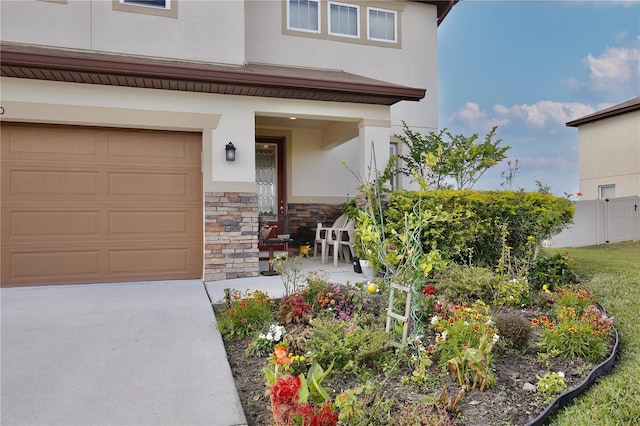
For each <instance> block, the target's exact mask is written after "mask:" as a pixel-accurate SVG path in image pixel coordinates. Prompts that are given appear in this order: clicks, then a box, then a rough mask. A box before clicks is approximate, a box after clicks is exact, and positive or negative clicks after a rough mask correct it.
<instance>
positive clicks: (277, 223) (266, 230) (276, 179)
mask: <svg viewBox="0 0 640 426" xmlns="http://www.w3.org/2000/svg"><path fill="white" fill-rule="evenodd" d="M284 158H285V155H284V138H277V137H257V138H256V184H257V189H258V212H259V218H260V240H265V239H268V238H277V236H278V235H282V234H288V233H289V229H288V221H287V220H286V213H287V204H286V198H285V197H286V186H285V173H284V171H285V165H284ZM258 248H259V249H260V250H261V251H262V250H267V248H266V247H264V246H260V247H258ZM274 248H275V249H276V250H284V245H282V246H280V247H274Z"/></svg>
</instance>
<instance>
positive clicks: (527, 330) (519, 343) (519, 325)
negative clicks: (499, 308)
mask: <svg viewBox="0 0 640 426" xmlns="http://www.w3.org/2000/svg"><path fill="white" fill-rule="evenodd" d="M495 322H496V328H497V329H498V334H499V335H500V337H502V338H503V339H504V340H503V342H504V344H505V345H506V346H507V347H509V348H512V349H515V350H517V351H520V352H524V351H526V350H527V347H528V346H529V341H530V340H531V323H530V322H529V321H527V320H526V319H525V318H524V317H523V316H522V315H519V314H516V313H513V312H500V313H497V314H496V315H495Z"/></svg>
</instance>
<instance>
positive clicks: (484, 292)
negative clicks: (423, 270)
mask: <svg viewBox="0 0 640 426" xmlns="http://www.w3.org/2000/svg"><path fill="white" fill-rule="evenodd" d="M500 279H501V277H498V276H497V275H496V274H495V273H493V272H492V271H490V270H489V269H486V268H477V267H473V266H463V265H457V264H455V263H452V264H449V265H448V266H447V267H446V268H445V269H444V270H443V271H441V272H439V273H437V274H436V275H435V282H436V288H437V291H438V296H439V297H440V296H444V297H446V298H447V299H448V300H451V301H453V302H455V303H469V304H470V303H473V302H475V301H477V300H482V301H485V302H490V301H491V300H492V299H493V289H494V288H495V287H497V285H498V281H499V280H500Z"/></svg>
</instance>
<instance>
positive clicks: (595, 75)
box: [564, 37, 640, 99]
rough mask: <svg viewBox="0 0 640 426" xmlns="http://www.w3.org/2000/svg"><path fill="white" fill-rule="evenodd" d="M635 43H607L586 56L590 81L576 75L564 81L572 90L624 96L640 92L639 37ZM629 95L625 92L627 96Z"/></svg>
mask: <svg viewBox="0 0 640 426" xmlns="http://www.w3.org/2000/svg"><path fill="white" fill-rule="evenodd" d="M637 42H638V43H636V44H635V45H633V46H627V47H607V48H606V49H605V50H604V51H603V52H602V53H601V54H600V55H598V56H594V55H592V54H589V55H587V57H586V58H585V59H584V60H583V62H584V65H585V67H586V68H587V69H588V70H589V81H580V80H577V79H575V78H569V79H567V80H566V81H565V82H564V84H565V85H566V86H567V87H568V88H569V89H572V90H576V91H583V90H587V91H591V92H595V93H599V94H605V95H613V96H615V97H620V96H624V97H625V98H628V99H631V98H633V97H634V96H638V95H639V94H640V47H638V44H640V37H638V39H637ZM625 95H626V96H625Z"/></svg>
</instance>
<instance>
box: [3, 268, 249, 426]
mask: <svg viewBox="0 0 640 426" xmlns="http://www.w3.org/2000/svg"><path fill="white" fill-rule="evenodd" d="M1 298H2V299H1V307H2V312H1V313H2V334H1V336H0V337H1V344H2V350H1V355H2V358H1V367H2V369H1V382H2V384H1V386H2V395H1V399H2V405H1V409H2V411H1V417H0V423H1V424H2V425H6V426H8V425H65V426H67V425H215V426H231V425H243V424H246V419H245V416H244V413H243V411H242V406H241V404H240V400H239V398H238V394H237V392H236V388H235V385H234V382H233V377H232V375H231V370H230V368H229V364H228V362H227V359H226V352H225V348H224V345H223V342H222V339H221V337H220V334H219V332H218V331H217V329H216V326H215V317H214V315H213V312H212V309H211V305H210V302H209V299H208V296H207V292H206V289H205V286H204V284H203V283H202V281H199V280H190V281H166V282H144V283H116V284H92V285H69V286H51V287H24V288H3V289H2V291H1Z"/></svg>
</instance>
